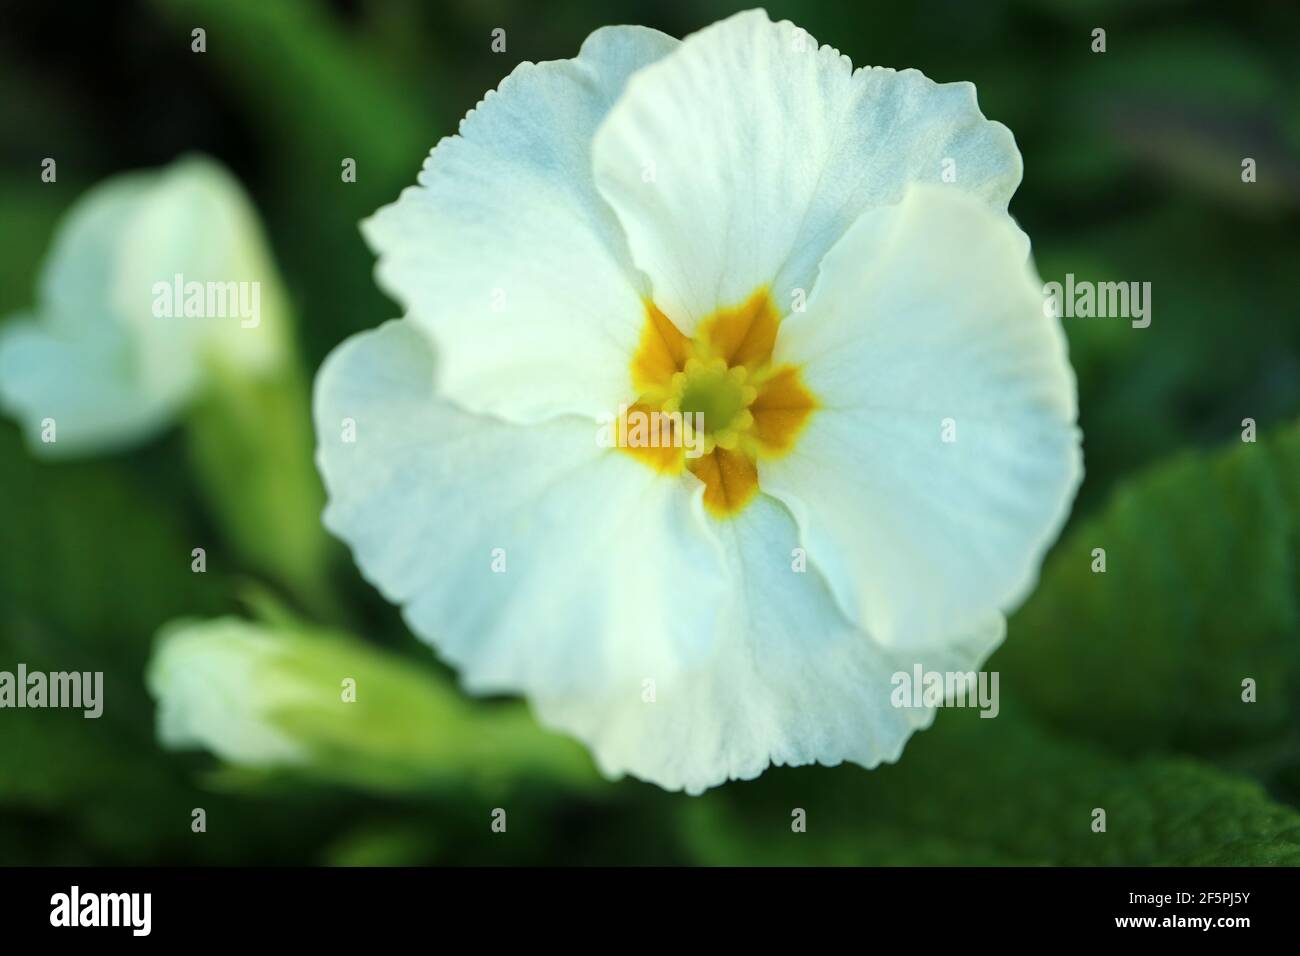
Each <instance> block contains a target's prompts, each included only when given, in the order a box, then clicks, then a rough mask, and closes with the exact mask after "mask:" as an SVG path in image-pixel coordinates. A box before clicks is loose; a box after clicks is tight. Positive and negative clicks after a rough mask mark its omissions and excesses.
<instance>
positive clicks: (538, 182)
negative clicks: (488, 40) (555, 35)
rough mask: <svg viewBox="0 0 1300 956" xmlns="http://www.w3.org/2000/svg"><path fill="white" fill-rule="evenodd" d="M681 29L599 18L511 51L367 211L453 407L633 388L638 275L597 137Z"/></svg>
mask: <svg viewBox="0 0 1300 956" xmlns="http://www.w3.org/2000/svg"><path fill="white" fill-rule="evenodd" d="M676 42H677V41H676V40H673V39H672V38H670V37H668V36H665V35H664V34H662V33H658V32H657V31H654V30H648V29H645V28H641V27H608V28H605V29H601V30H597V31H596V32H595V33H593V34H592V35H591V36H590V37H589V38H588V39H587V41H586V43H584V44H583V46H582V50H581V52H580V53H579V55H578V57H577V58H576V59H573V60H557V61H553V62H548V63H540V64H533V63H523V64H520V66H519V67H518V68H517V69H516V70H515V71H514V72H513V73H511V74H510V76H509V77H507V78H506V79H505V80H504V81H503V82H502V84H501V87H500V89H498V90H497V91H495V92H494V93H489V94H488V96H487V97H486V98H485V99H484V100H483V102H482V103H480V104H479V106H478V108H477V109H475V110H473V111H472V112H471V113H470V114H469V115H468V116H466V117H465V119H464V120H463V121H462V123H461V126H460V134H459V135H457V136H452V137H449V138H447V139H444V140H443V141H442V142H441V143H439V144H438V146H437V147H436V148H435V149H434V150H433V152H432V153H431V154H430V155H429V157H428V159H427V160H426V162H425V164H424V169H423V171H422V172H421V173H420V177H419V181H420V185H419V186H417V187H411V188H409V189H407V190H405V191H404V192H403V193H402V196H401V198H400V199H398V201H397V202H395V203H393V204H392V205H389V206H386V207H384V208H383V209H381V210H379V212H377V213H376V214H375V215H374V216H372V217H371V218H370V219H368V220H367V221H366V222H365V223H364V232H365V235H366V238H367V239H368V240H369V242H370V244H371V246H372V247H373V248H374V250H375V251H376V253H378V255H379V264H378V267H377V276H378V279H379V282H380V284H381V285H382V286H384V288H385V289H387V290H388V291H389V292H390V293H391V294H392V295H393V296H394V297H395V298H396V299H397V300H398V301H399V302H401V303H402V305H403V306H404V307H405V308H406V310H407V313H408V317H409V318H410V319H411V320H412V321H415V322H418V323H419V324H421V325H422V326H423V327H425V328H426V329H427V330H429V331H430V332H431V334H432V336H433V339H434V341H435V342H436V343H437V345H438V349H439V353H440V355H442V356H444V357H445V358H446V360H447V361H446V365H445V367H444V369H443V378H442V389H443V391H444V392H445V393H446V394H447V395H448V396H450V397H451V398H452V399H453V400H454V401H456V402H457V403H458V404H459V405H461V406H462V407H464V408H468V409H470V410H471V411H477V412H491V413H493V414H497V415H499V416H501V417H504V418H508V419H510V420H513V421H540V420H544V419H546V418H549V417H552V416H554V415H557V414H564V413H572V412H578V413H583V414H587V415H591V416H594V415H597V414H600V413H609V412H613V411H615V410H616V409H617V408H618V405H619V403H620V402H623V401H626V400H627V399H628V398H629V397H630V395H629V390H630V373H629V361H630V358H631V356H632V353H633V352H634V351H635V348H636V343H637V339H638V336H639V334H640V332H641V330H642V327H643V325H644V323H645V304H644V302H643V293H644V292H646V291H647V290H646V289H645V287H644V280H643V278H642V277H640V276H639V275H638V274H637V273H636V271H635V269H634V268H633V267H632V264H631V260H630V258H629V256H628V253H627V243H626V240H625V239H624V237H623V235H622V232H621V230H620V227H619V224H618V221H617V219H616V218H615V216H614V214H613V212H612V211H611V210H610V209H609V208H608V207H607V206H606V205H605V203H604V202H603V200H601V198H600V196H599V194H598V193H597V191H596V188H595V185H594V183H593V182H592V173H591V138H592V135H593V133H594V132H595V130H596V127H597V126H598V125H599V123H600V122H601V120H602V119H604V117H605V114H606V113H607V112H608V110H609V108H610V106H611V104H612V103H613V101H614V99H615V98H616V97H617V96H618V94H619V92H620V91H621V90H622V88H623V85H624V83H625V82H626V79H627V77H628V76H629V75H630V74H631V73H632V72H633V71H634V70H636V69H638V68H640V67H642V66H644V65H645V64H647V63H651V62H653V61H654V60H656V59H658V58H659V57H661V56H663V55H664V54H665V53H666V52H667V51H669V50H670V49H671V48H672V47H673V46H674V45H675V44H676Z"/></svg>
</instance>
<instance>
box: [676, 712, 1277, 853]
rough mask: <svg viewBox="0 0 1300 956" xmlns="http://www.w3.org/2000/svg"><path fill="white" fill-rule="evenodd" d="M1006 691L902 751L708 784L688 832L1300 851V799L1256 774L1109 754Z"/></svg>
mask: <svg viewBox="0 0 1300 956" xmlns="http://www.w3.org/2000/svg"><path fill="white" fill-rule="evenodd" d="M1002 704H1003V705H1002V711H1001V713H1000V714H999V716H998V717H996V718H994V719H991V720H989V719H983V718H981V717H979V716H978V714H977V713H976V712H973V711H969V710H967V711H952V712H946V713H940V714H939V717H938V720H937V723H936V725H935V727H934V728H932V729H931V730H928V731H924V732H922V733H921V734H920V735H918V736H917V737H916V738H915V739H914V740H913V741H912V742H911V743H910V744H909V745H908V747H907V750H906V751H905V752H904V754H903V757H902V759H901V760H900V761H899V763H898V764H896V765H893V766H887V767H881V768H878V769H876V770H873V771H866V770H863V769H861V768H859V767H853V766H844V767H839V768H836V769H834V770H828V769H817V770H813V769H808V768H799V769H797V770H774V771H769V772H768V773H767V774H765V775H764V776H763V777H762V778H760V779H759V780H758V781H757V782H755V783H753V784H746V785H740V786H736V787H728V788H724V789H723V790H721V791H710V792H709V793H707V794H705V795H704V796H703V797H701V798H699V799H698V800H697V801H695V802H693V803H692V804H690V805H689V806H687V807H685V808H684V809H683V829H684V832H685V834H686V835H687V837H688V843H689V844H690V845H691V846H692V848H693V851H694V853H695V854H696V859H697V861H698V862H701V863H710V864H738V865H739V864H776V865H783V864H806V865H810V864H860V865H876V864H908V865H926V864H954V865H956V864H961V865H970V864H996V863H1007V864H1020V865H1025V864H1062V865H1119V864H1123V865H1131V866H1145V865H1161V866H1180V865H1227V864H1231V865H1247V864H1279V865H1296V864H1298V863H1300V814H1297V813H1296V812H1295V811H1293V810H1291V809H1290V808H1287V807H1283V806H1279V805H1278V804H1276V803H1273V802H1272V801H1270V800H1269V798H1268V796H1267V795H1266V794H1265V793H1264V791H1263V789H1262V788H1261V787H1260V786H1259V785H1258V784H1257V783H1255V782H1253V781H1250V780H1248V779H1245V778H1243V777H1239V776H1235V775H1231V774H1227V773H1224V772H1222V771H1219V770H1215V769H1213V768H1210V767H1207V766H1204V765H1201V764H1198V763H1195V762H1192V761H1189V760H1185V759H1143V760H1138V761H1133V762H1129V761H1126V760H1122V759H1118V758H1116V757H1113V756H1108V755H1106V754H1104V753H1102V752H1101V751H1099V750H1096V749H1094V748H1092V747H1089V746H1087V745H1085V744H1081V743H1077V742H1071V741H1067V740H1064V739H1061V738H1055V737H1053V736H1051V735H1050V734H1049V733H1047V732H1045V731H1044V730H1043V729H1042V728H1040V727H1038V726H1037V725H1035V723H1034V722H1033V721H1032V720H1030V719H1028V718H1027V715H1026V714H1025V713H1024V710H1023V708H1022V707H1020V706H1019V705H1018V704H1016V703H1015V702H1013V701H1009V700H1007V695H1006V694H1005V693H1004V694H1003V702H1002ZM796 808H799V809H802V810H804V811H805V812H806V824H807V826H806V832H803V833H796V832H794V831H793V829H792V826H791V824H792V820H793V818H792V813H793V811H794V810H795V809H796ZM1097 809H1101V810H1104V811H1105V814H1106V816H1105V823H1106V829H1105V832H1095V831H1094V829H1093V821H1094V811H1095V810H1097Z"/></svg>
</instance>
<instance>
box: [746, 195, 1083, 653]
mask: <svg viewBox="0 0 1300 956" xmlns="http://www.w3.org/2000/svg"><path fill="white" fill-rule="evenodd" d="M1024 250H1025V244H1024V237H1023V235H1022V234H1021V233H1020V232H1019V230H1018V229H1016V228H1015V227H1014V225H1012V223H1011V222H1010V220H1009V219H1007V218H1006V217H1005V216H1003V215H1001V214H998V213H993V212H991V211H989V210H988V209H987V208H985V207H983V206H981V205H980V204H978V203H977V202H975V201H974V200H971V199H970V198H969V197H965V196H963V195H961V194H960V193H958V192H955V191H952V190H950V189H948V188H947V187H942V186H918V187H915V188H914V189H913V190H912V191H910V192H909V193H908V194H907V196H906V197H905V198H904V200H903V202H902V203H901V204H900V205H898V206H895V207H891V208H887V209H881V210H876V211H873V212H871V213H868V214H867V215H865V216H864V217H863V219H862V221H861V222H859V223H858V224H856V225H855V226H854V227H853V229H852V230H851V231H850V232H849V233H848V235H846V236H845V237H844V238H843V239H842V240H841V241H840V242H839V244H837V245H836V247H835V248H834V249H833V250H832V251H831V252H830V253H829V254H828V255H827V256H826V259H825V261H824V262H823V263H822V268H821V276H820V278H819V279H818V283H817V287H816V289H815V291H814V293H813V297H812V299H811V300H810V301H809V303H808V309H807V312H805V313H803V314H799V315H793V316H790V317H789V318H787V319H786V320H785V322H784V323H783V324H782V326H781V331H780V334H779V335H778V338H777V348H776V356H775V357H776V361H778V362H781V363H785V362H791V363H795V364H797V365H800V366H801V367H802V371H803V377H804V381H805V382H806V383H807V384H808V386H809V388H810V389H811V391H812V392H813V394H814V396H815V397H816V399H817V400H818V402H819V403H820V404H821V406H822V407H820V408H819V409H818V410H816V411H814V412H813V414H812V415H811V416H810V417H809V420H808V424H807V427H806V429H805V430H804V432H803V433H802V434H800V436H799V438H798V441H797V442H796V444H795V447H794V449H793V451H792V452H791V453H790V454H789V455H788V456H786V457H784V458H778V459H775V460H771V461H765V462H761V463H760V467H759V480H760V484H761V486H762V487H763V489H764V491H766V492H768V493H770V494H774V495H776V496H777V497H779V498H781V499H782V500H783V501H785V502H786V503H787V504H788V505H789V506H790V508H791V510H792V511H793V512H794V514H795V516H796V518H797V519H798V521H799V526H800V528H801V531H802V533H803V540H804V542H805V546H806V547H807V549H808V555H809V558H810V560H811V561H813V562H816V564H817V565H818V566H819V567H820V568H821V569H822V571H823V572H824V573H825V574H826V575H827V577H828V580H829V581H830V583H831V587H832V590H833V591H834V593H835V595H836V597H837V599H838V601H839V602H840V605H841V606H842V607H843V608H844V609H845V610H846V611H847V612H848V613H849V614H850V616H851V617H852V618H853V619H854V620H855V621H857V622H858V623H860V624H861V625H862V626H864V627H865V628H866V630H867V631H868V632H869V633H870V634H871V635H872V636H873V637H875V638H877V639H878V640H881V641H884V642H885V643H887V644H896V645H904V644H906V645H910V646H915V645H916V644H918V643H925V642H931V641H936V640H944V639H945V638H946V637H947V636H948V635H949V634H951V633H952V632H953V630H954V628H956V629H961V628H962V627H963V625H964V624H965V623H968V622H970V621H973V620H977V619H981V618H983V617H984V616H985V615H987V614H988V613H989V612H990V611H994V610H1002V611H1005V610H1008V609H1009V608H1010V607H1012V606H1013V605H1015V604H1017V603H1018V602H1019V601H1020V600H1021V599H1022V598H1023V596H1024V595H1025V594H1026V593H1027V591H1028V589H1029V588H1030V587H1031V586H1032V584H1033V581H1034V579H1035V576H1036V574H1037V568H1038V564H1039V562H1040V560H1041V558H1042V554H1043V552H1044V550H1045V549H1046V547H1047V546H1048V544H1049V543H1050V542H1051V541H1052V540H1053V539H1054V538H1055V536H1056V534H1057V532H1058V531H1059V530H1060V526H1061V524H1062V523H1063V522H1064V520H1065V517H1066V515H1067V513H1068V509H1069V504H1070V502H1071V500H1072V499H1073V496H1074V492H1075V490H1076V488H1077V487H1078V483H1079V480H1080V477H1081V460H1080V458H1081V456H1080V452H1079V434H1078V430H1077V429H1076V428H1075V424H1074V422H1075V416H1076V410H1075V383H1074V376H1073V373H1072V372H1071V370H1070V367H1069V363H1068V361H1067V359H1066V346H1065V337H1064V335H1063V333H1062V330H1061V327H1060V324H1059V322H1057V320H1055V319H1050V318H1046V317H1045V316H1044V314H1043V310H1042V301H1043V300H1042V293H1041V285H1040V284H1039V283H1038V281H1037V280H1036V278H1035V277H1034V275H1033V271H1032V269H1031V268H1030V267H1029V266H1028V265H1027V263H1026V262H1025V259H1024ZM945 419H952V426H953V428H954V429H955V431H953V432H952V433H951V435H952V436H955V439H956V440H955V441H945V440H944V438H945V437H946V436H945V431H944V428H945Z"/></svg>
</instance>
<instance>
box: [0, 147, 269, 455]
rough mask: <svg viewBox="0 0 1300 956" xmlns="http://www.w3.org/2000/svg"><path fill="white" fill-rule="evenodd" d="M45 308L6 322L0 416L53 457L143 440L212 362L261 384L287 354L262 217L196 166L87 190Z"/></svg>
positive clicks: (231, 187)
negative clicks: (260, 375)
mask: <svg viewBox="0 0 1300 956" xmlns="http://www.w3.org/2000/svg"><path fill="white" fill-rule="evenodd" d="M37 298H38V303H37V306H36V310H35V315H33V316H21V317H18V318H16V319H14V320H11V321H8V322H5V323H3V324H0V406H3V407H4V409H5V410H6V411H7V412H8V413H9V414H11V415H13V416H14V417H15V418H17V419H18V420H19V422H20V423H21V424H22V425H23V428H24V431H25V433H26V436H27V439H28V443H29V445H30V447H31V449H32V451H34V452H36V453H39V454H43V455H47V456H50V457H54V456H60V457H74V456H79V455H86V454H93V453H96V452H100V451H108V450H114V449H117V448H122V447H125V446H129V445H132V444H136V443H138V442H140V441H143V440H145V439H147V438H149V437H150V436H152V435H153V434H155V433H157V432H159V431H161V430H162V429H164V428H166V427H167V426H168V425H169V424H170V423H171V422H172V421H173V420H174V419H175V418H176V417H177V416H178V414H179V413H180V411H181V410H182V409H183V408H184V406H186V405H187V404H188V403H189V402H190V401H191V400H192V399H193V397H194V396H195V395H196V393H197V392H198V390H199V389H200V387H201V385H202V383H203V381H204V379H205V375H206V374H207V372H208V371H209V370H210V367H211V365H212V363H214V362H218V363H220V362H225V363H228V364H231V365H237V366H238V367H239V369H240V371H241V373H243V374H250V373H251V374H256V373H257V372H258V371H259V370H266V369H270V368H272V367H274V366H276V365H277V364H278V363H279V362H280V361H281V360H282V358H283V355H284V353H285V350H286V344H285V330H284V327H283V325H282V324H281V323H280V322H279V321H278V319H279V314H280V312H281V311H282V310H283V305H282V299H283V293H282V291H281V289H280V286H279V279H278V277H277V276H276V273H275V270H274V267H273V266H272V264H271V260H270V257H269V253H268V252H267V249H266V243H265V240H264V238H263V236H262V231H261V226H260V224H259V222H258V219H257V215H256V213H255V212H254V210H253V208H252V206H251V205H250V203H249V201H248V198H247V196H246V195H245V194H244V191H243V189H242V188H241V187H240V185H239V184H238V182H236V181H235V180H234V178H233V177H231V175H230V174H229V173H228V172H226V171H225V170H224V169H223V168H222V167H221V166H219V165H217V164H216V163H215V162H213V161H211V160H207V159H204V158H200V157H188V158H185V159H182V160H178V161H177V162H175V163H173V164H172V165H170V166H168V167H167V168H166V169H164V170H160V171H156V170H151V171H146V172H134V173H126V174H123V175H118V176H114V177H112V178H110V179H107V180H105V181H104V182H102V183H100V184H98V185H96V186H94V187H93V188H91V189H90V190H88V191H87V192H86V194H85V195H84V196H83V197H81V198H80V199H79V200H78V201H77V202H76V203H75V204H74V205H73V207H72V209H71V210H70V211H69V212H68V214H67V216H66V217H65V218H64V220H63V221H62V223H61V224H60V226H59V229H58V230H57V232H56V235H55V237H54V241H53V245H52V248H51V250H50V253H49V256H48V258H47V259H46V262H45V265H44V268H43V270H42V273H41V276H40V280H39V283H38V289H37ZM264 319H265V321H263V320H264Z"/></svg>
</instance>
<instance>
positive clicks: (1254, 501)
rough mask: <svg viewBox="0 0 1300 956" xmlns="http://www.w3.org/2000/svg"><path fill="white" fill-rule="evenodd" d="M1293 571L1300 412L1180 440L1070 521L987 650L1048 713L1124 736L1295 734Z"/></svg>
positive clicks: (1172, 740)
mask: <svg viewBox="0 0 1300 956" xmlns="http://www.w3.org/2000/svg"><path fill="white" fill-rule="evenodd" d="M1094 549H1104V550H1105V559H1106V571H1105V573H1094V572H1093V570H1092V568H1093V564H1094V560H1095V559H1094V557H1093V553H1094ZM1298 574H1300V428H1297V427H1291V428H1288V429H1286V430H1283V431H1281V432H1279V433H1277V434H1274V435H1272V436H1271V437H1269V438H1267V439H1266V440H1265V439H1261V440H1260V441H1259V442H1258V443H1254V444H1252V443H1240V444H1238V445H1237V446H1236V447H1233V448H1229V449H1227V450H1224V451H1220V452H1216V453H1211V454H1204V453H1194V454H1184V455H1183V456H1181V457H1179V458H1177V459H1176V460H1174V461H1172V462H1169V463H1167V464H1164V465H1161V466H1158V467H1156V468H1154V469H1152V470H1151V471H1149V472H1147V473H1145V474H1143V475H1142V476H1140V477H1138V478H1136V479H1133V480H1131V481H1129V482H1127V483H1125V484H1123V485H1122V486H1120V487H1119V488H1118V489H1117V491H1116V492H1115V494H1114V496H1113V500H1112V501H1111V503H1110V505H1109V507H1108V508H1107V509H1106V510H1105V512H1104V513H1103V514H1101V515H1100V516H1098V517H1096V518H1094V519H1092V520H1088V521H1086V522H1084V523H1083V524H1081V525H1079V526H1077V527H1076V528H1075V529H1074V531H1073V532H1072V533H1071V534H1070V535H1069V537H1068V538H1067V539H1066V541H1065V542H1064V543H1063V544H1062V545H1061V546H1060V547H1058V548H1057V550H1056V552H1055V553H1054V554H1053V556H1052V558H1051V560H1050V561H1049V562H1048V564H1047V567H1046V569H1045V571H1044V574H1043V578H1042V581H1041V583H1040V585H1039V587H1038V589H1037V591H1036V592H1035V594H1034V595H1033V597H1032V598H1031V599H1030V600H1029V601H1028V603H1027V604H1026V605H1025V606H1024V608H1023V609H1022V610H1021V611H1020V613H1019V614H1017V615H1016V616H1015V618H1014V619H1013V621H1012V625H1011V629H1010V635H1009V637H1008V639H1007V641H1006V644H1005V645H1004V647H1003V649H1002V650H1001V651H1000V652H999V654H998V655H997V656H996V657H995V658H994V660H993V662H992V665H991V666H993V667H995V668H1000V669H1001V670H1003V671H1004V672H1005V673H1004V686H1005V685H1006V684H1008V683H1012V682H1014V686H1015V688H1016V690H1017V693H1019V694H1020V695H1021V696H1023V697H1024V699H1025V700H1026V701H1027V702H1028V704H1029V705H1030V706H1031V707H1032V708H1033V709H1034V710H1035V711H1036V712H1037V713H1038V714H1039V715H1041V716H1042V717H1044V718H1045V719H1046V720H1047V721H1048V722H1050V723H1051V724H1052V725H1053V726H1055V727H1057V728H1060V729H1063V730H1067V731H1069V732H1070V733H1072V734H1076V735H1079V736H1082V737H1089V738H1092V739H1094V740H1097V741H1100V742H1102V743H1105V744H1106V745H1108V746H1110V747H1113V748H1115V749H1117V750H1120V751H1125V752H1133V751H1138V750H1148V749H1153V748H1158V749H1166V750H1179V751H1186V752H1191V753H1198V754H1229V753H1231V752H1233V751H1236V750H1239V749H1240V748H1243V747H1246V746H1253V745H1259V744H1263V743H1267V742H1270V741H1279V740H1285V739H1288V738H1293V735H1294V734H1295V732H1296V728H1297V726H1298V724H1297V715H1300V623H1298V622H1300V611H1298V604H1297V600H1298V598H1300V577H1298ZM1248 678H1249V679H1251V680H1253V681H1255V684H1256V688H1257V700H1256V702H1254V703H1246V702H1243V700H1242V696H1243V685H1242V682H1243V681H1244V680H1246V679H1248Z"/></svg>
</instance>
